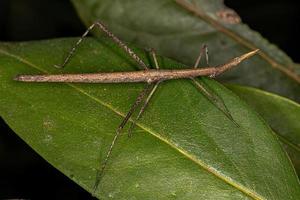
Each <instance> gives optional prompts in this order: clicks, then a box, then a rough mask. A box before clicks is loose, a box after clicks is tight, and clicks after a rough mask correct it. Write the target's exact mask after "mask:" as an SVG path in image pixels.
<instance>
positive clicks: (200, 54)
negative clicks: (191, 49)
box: [194, 44, 209, 68]
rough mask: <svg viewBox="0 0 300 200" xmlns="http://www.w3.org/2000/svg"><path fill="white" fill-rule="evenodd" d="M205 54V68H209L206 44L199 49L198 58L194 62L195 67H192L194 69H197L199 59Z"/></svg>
mask: <svg viewBox="0 0 300 200" xmlns="http://www.w3.org/2000/svg"><path fill="white" fill-rule="evenodd" d="M204 53H205V59H206V64H207V66H209V63H208V47H207V45H206V44H204V45H203V46H202V47H201V50H200V53H199V56H198V58H197V60H196V62H195V65H194V68H197V67H198V66H199V63H200V61H201V58H202V55H203V54H204Z"/></svg>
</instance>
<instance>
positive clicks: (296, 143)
mask: <svg viewBox="0 0 300 200" xmlns="http://www.w3.org/2000/svg"><path fill="white" fill-rule="evenodd" d="M227 86H228V87H229V89H231V90H232V91H234V92H235V93H236V94H238V95H239V96H240V97H241V98H242V99H243V100H245V101H246V102H247V103H248V104H249V105H250V106H252V108H254V109H255V110H256V111H257V112H258V113H259V114H260V115H261V116H262V117H263V118H264V120H265V121H266V122H267V123H268V124H269V125H270V127H271V128H272V129H273V131H274V132H275V133H277V135H278V137H279V139H280V141H281V143H282V144H283V146H284V147H285V149H286V151H287V153H288V154H289V156H290V158H291V160H292V162H293V164H294V167H295V169H296V171H297V173H298V176H300V123H299V119H300V105H299V104H297V103H295V102H293V101H291V100H289V99H286V98H284V97H281V96H278V95H275V94H272V93H268V92H265V91H262V90H258V89H254V88H249V87H241V86H237V85H227Z"/></svg>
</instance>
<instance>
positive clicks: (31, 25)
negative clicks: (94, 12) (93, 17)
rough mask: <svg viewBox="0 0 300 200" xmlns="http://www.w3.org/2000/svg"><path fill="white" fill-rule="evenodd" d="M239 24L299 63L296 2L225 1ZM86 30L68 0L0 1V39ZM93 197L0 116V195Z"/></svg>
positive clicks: (76, 33) (299, 22)
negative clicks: (255, 32)
mask: <svg viewBox="0 0 300 200" xmlns="http://www.w3.org/2000/svg"><path fill="white" fill-rule="evenodd" d="M225 4H226V5H227V6H229V7H231V8H233V9H234V10H236V11H237V12H238V14H239V15H240V16H241V18H242V20H243V22H244V23H247V24H249V25H250V27H251V28H252V29H254V30H257V31H258V32H260V33H261V34H262V35H263V36H264V37H266V38H268V40H270V41H271V42H272V43H274V44H276V45H278V46H279V47H280V48H281V49H283V50H284V51H285V52H286V53H287V54H288V55H289V56H290V57H291V58H292V59H293V60H294V61H296V62H300V53H299V48H298V47H299V44H300V42H299V40H300V39H299V36H300V2H299V1H295V0H273V1H267V0H265V1H261V0H243V1H240V0H225ZM84 31H85V27H84V26H83V25H82V23H81V22H80V20H79V18H78V17H77V15H76V12H75V11H74V9H73V7H72V5H71V3H70V2H69V1H67V0H42V1H41V0H26V1H25V0H0V41H28V40H38V39H49V38H56V37H69V36H79V35H81V34H82V33H83V32H84ZM3 198H25V199H75V200H76V199H93V198H92V197H91V195H90V194H89V193H87V192H85V191H84V190H83V189H81V188H80V187H79V186H77V185H76V184H75V183H73V182H72V181H71V180H69V179H68V178H66V177H65V176H64V175H63V174H62V173H61V172H59V171H58V170H56V169H55V168H54V167H52V166H50V165H49V164H47V163H46V162H45V161H44V160H43V159H42V158H41V157H40V156H39V155H38V154H36V153H35V152H34V151H33V150H32V149H31V148H30V147H29V146H28V145H27V144H25V142H23V141H22V140H21V139H20V138H18V136H16V134H15V133H14V132H13V131H12V130H11V129H10V128H9V127H8V126H7V125H6V124H5V122H4V121H3V120H2V119H1V118H0V199H3Z"/></svg>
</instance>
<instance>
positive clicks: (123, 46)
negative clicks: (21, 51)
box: [56, 22, 148, 70]
mask: <svg viewBox="0 0 300 200" xmlns="http://www.w3.org/2000/svg"><path fill="white" fill-rule="evenodd" d="M96 26H97V27H98V28H99V29H100V30H102V31H103V32H104V33H105V34H106V35H107V36H108V37H110V38H111V39H112V40H113V41H114V42H115V43H116V44H117V45H118V46H119V47H121V48H122V49H123V50H124V51H125V52H126V53H128V54H129V55H130V56H131V57H132V58H133V59H134V60H135V61H136V62H137V63H138V66H139V67H141V68H142V69H144V70H147V69H148V67H147V65H146V64H145V63H144V62H143V61H142V59H141V58H140V57H139V56H138V55H137V54H135V53H134V52H133V51H132V50H131V49H130V48H129V47H128V46H127V45H126V44H125V43H123V42H122V41H121V40H120V39H119V38H118V37H117V36H115V35H114V34H113V33H111V32H110V31H109V30H108V29H107V28H106V27H105V26H104V24H102V23H101V22H95V23H93V24H92V25H91V26H90V27H89V28H88V29H87V30H86V32H85V33H84V34H83V35H82V36H81V38H80V39H79V40H78V41H77V42H76V44H75V45H74V46H73V48H72V49H71V51H70V52H69V54H68V55H67V57H66V58H65V60H64V62H63V64H62V65H61V66H57V65H56V67H59V68H63V67H64V66H65V65H66V64H67V63H68V62H69V60H70V58H71V57H72V55H73V54H74V52H75V50H76V48H77V47H78V46H79V44H80V43H81V42H82V40H83V39H84V38H85V37H86V36H87V34H88V33H89V32H90V31H91V30H92V29H93V28H94V27H96Z"/></svg>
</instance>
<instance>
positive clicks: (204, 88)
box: [190, 45, 239, 127]
mask: <svg viewBox="0 0 300 200" xmlns="http://www.w3.org/2000/svg"><path fill="white" fill-rule="evenodd" d="M204 52H205V57H206V64H207V65H209V64H208V48H207V45H203V46H202V48H201V50H200V54H199V56H198V58H197V60H196V62H195V65H194V68H197V67H198V66H199V63H200V61H201V57H202V55H203V53H204ZM210 77H213V78H214V77H215V74H212V75H211V76H210ZM190 79H191V80H192V82H193V83H194V85H195V86H196V88H198V89H199V90H200V92H201V93H202V94H203V95H204V96H205V97H206V98H207V99H208V100H209V101H210V102H211V103H212V104H214V105H215V106H216V107H217V108H218V109H219V110H220V111H222V112H223V113H224V114H225V116H226V117H227V118H228V119H229V120H230V121H232V122H233V123H234V124H235V125H236V126H237V127H239V125H238V124H237V123H236V122H235V121H234V119H233V117H232V115H231V114H230V112H229V110H228V109H227V107H226V105H225V103H224V101H223V99H222V98H220V97H219V96H218V95H216V94H215V93H214V92H213V91H212V90H211V89H210V88H209V86H208V85H204V83H201V82H199V81H197V80H196V78H190Z"/></svg>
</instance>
